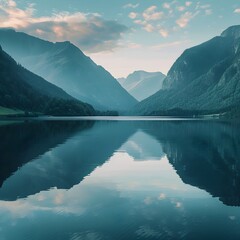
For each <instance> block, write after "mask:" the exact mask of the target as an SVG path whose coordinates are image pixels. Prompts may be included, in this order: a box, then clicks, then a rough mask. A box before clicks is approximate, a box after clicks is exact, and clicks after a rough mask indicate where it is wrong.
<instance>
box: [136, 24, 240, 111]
mask: <svg viewBox="0 0 240 240" xmlns="http://www.w3.org/2000/svg"><path fill="white" fill-rule="evenodd" d="M239 62H240V25H239V26H232V27H230V28H228V29H227V30H225V31H224V32H223V33H222V34H221V36H218V37H214V38H213V39H211V40H210V41H207V42H205V43H203V44H201V45H199V46H196V47H193V48H190V49H187V50H186V51H185V52H184V53H183V54H182V55H181V56H180V57H179V58H178V59H177V60H176V62H175V63H174V64H173V66H172V67H171V69H170V71H169V72H168V75H167V77H166V78H165V80H164V82H163V89H162V90H160V91H158V92H157V93H156V94H154V95H152V96H151V97H149V98H147V99H146V100H144V101H142V102H141V103H139V104H138V105H137V107H136V111H137V112H138V114H143V115H159V114H164V113H169V114H176V115H177V114H183V113H223V112H231V111H232V109H235V110H236V108H237V109H238V106H239V103H240V81H239V80H240V64H239Z"/></svg>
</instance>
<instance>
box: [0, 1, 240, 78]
mask: <svg viewBox="0 0 240 240" xmlns="http://www.w3.org/2000/svg"><path fill="white" fill-rule="evenodd" d="M225 2H226V1H225V0H224V1H221V2H220V3H219V2H218V3H216V2H212V1H207V0H204V1H197V2H194V1H182V0H181V1H163V2H159V1H156V0H153V1H151V2H147V3H146V2H143V1H131V3H129V1H126V0H124V1H122V2H121V3H116V2H114V3H112V4H111V8H109V7H108V5H107V1H106V0H102V1H101V3H100V2H99V1H96V0H93V1H92V2H91V3H89V2H87V1H86V0H81V1H79V2H74V1H69V2H68V3H66V2H65V1H63V0H60V1H58V3H55V4H54V3H52V2H51V3H49V2H47V1H46V0H42V1H40V0H32V1H28V0H21V1H19V2H18V3H17V2H16V1H13V0H1V1H0V11H1V18H2V19H1V23H0V27H1V28H14V29H15V30H16V31H19V32H25V33H27V34H29V35H32V36H35V37H38V38H41V39H44V40H48V41H52V42H62V41H70V42H72V43H73V44H75V45H76V46H77V47H79V48H80V49H81V50H82V51H83V52H84V53H85V54H86V55H87V56H89V57H90V58H91V59H92V60H93V61H95V62H96V63H97V64H98V65H101V66H103V67H104V68H105V69H106V70H107V71H109V72H110V73H111V74H112V75H113V76H114V77H115V78H121V77H126V76H128V75H129V74H131V73H133V72H134V71H138V70H143V71H147V72H162V73H164V74H165V75H166V74H167V72H168V71H169V69H170V67H171V66H172V64H173V63H174V62H175V61H176V59H177V58H178V57H179V56H180V55H181V54H182V52H183V51H184V50H185V49H188V48H191V47H193V46H196V45H198V44H200V43H202V42H205V41H207V40H209V39H211V38H213V37H214V36H219V35H220V34H221V33H222V32H223V31H224V30H225V29H227V28H228V27H230V26H233V25H238V24H239V16H240V4H238V3H235V2H234V0H230V1H228V4H227V5H226V4H225ZM60 3H61V4H60ZM229 16H231V17H229Z"/></svg>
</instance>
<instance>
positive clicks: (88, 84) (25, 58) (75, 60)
mask: <svg viewBox="0 0 240 240" xmlns="http://www.w3.org/2000/svg"><path fill="white" fill-rule="evenodd" d="M0 44H1V45H2V47H3V49H4V50H5V51H6V52H8V53H9V54H10V55H11V56H12V57H13V58H14V59H16V60H17V61H18V62H19V63H21V65H23V66H24V67H26V68H27V69H29V70H30V71H32V72H34V73H36V74H38V75H39V76H41V77H43V78H45V79H46V80H47V81H49V82H51V83H53V84H55V85H57V86H59V87H61V88H62V89H63V90H65V91H66V92H67V93H69V94H70V95H72V96H73V97H75V98H77V99H79V100H81V101H84V102H88V103H90V104H92V105H93V106H94V107H96V108H97V109H99V110H124V109H128V108H130V107H132V106H133V105H135V104H136V103H137V101H136V99H134V98H133V97H132V96H131V95H130V94H129V93H128V92H127V91H126V90H125V89H124V88H122V87H121V85H120V84H119V83H118V82H117V80H116V79H115V78H114V77H113V76H112V75H111V74H110V73H109V72H107V71H106V70H105V69H104V68H103V67H101V66H98V65H96V64H95V63H94V62H93V61H92V60H91V59H90V58H89V57H87V56H85V55H84V54H83V52H82V51H81V50H80V49H79V48H77V47H76V46H75V45H73V44H72V43H70V42H57V43H52V42H48V41H44V40H41V39H39V38H36V37H32V36H30V35H27V34H25V33H22V32H16V31H14V30H12V29H1V30H0Z"/></svg>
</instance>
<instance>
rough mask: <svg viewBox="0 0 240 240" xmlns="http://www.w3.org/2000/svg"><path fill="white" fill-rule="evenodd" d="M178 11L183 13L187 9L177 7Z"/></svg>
mask: <svg viewBox="0 0 240 240" xmlns="http://www.w3.org/2000/svg"><path fill="white" fill-rule="evenodd" d="M177 10H178V11H179V12H183V11H184V10H185V7H184V6H179V7H177Z"/></svg>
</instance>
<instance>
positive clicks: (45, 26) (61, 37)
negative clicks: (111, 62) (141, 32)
mask: <svg viewBox="0 0 240 240" xmlns="http://www.w3.org/2000/svg"><path fill="white" fill-rule="evenodd" d="M35 11H36V10H35V9H34V6H33V5H32V4H29V5H28V6H27V7H26V8H25V9H20V8H19V7H18V6H17V3H16V2H15V1H13V0H5V1H0V27H10V28H15V29H16V30H20V31H24V32H26V33H29V34H32V35H34V36H37V37H41V38H44V39H47V40H50V41H66V40H69V41H71V42H73V43H75V44H76V45H78V46H79V47H80V48H81V49H82V50H84V51H87V52H101V51H112V50H113V49H115V48H117V47H118V46H119V41H120V39H121V38H122V35H123V34H124V33H126V32H127V31H128V30H129V29H128V28H127V27H126V26H125V25H122V24H119V23H118V22H116V21H109V20H105V19H103V18H102V16H101V15H99V14H97V13H82V12H75V13H69V12H59V13H55V14H53V15H51V16H42V17H36V16H34V13H35Z"/></svg>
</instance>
